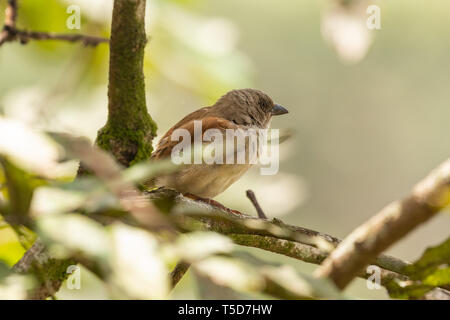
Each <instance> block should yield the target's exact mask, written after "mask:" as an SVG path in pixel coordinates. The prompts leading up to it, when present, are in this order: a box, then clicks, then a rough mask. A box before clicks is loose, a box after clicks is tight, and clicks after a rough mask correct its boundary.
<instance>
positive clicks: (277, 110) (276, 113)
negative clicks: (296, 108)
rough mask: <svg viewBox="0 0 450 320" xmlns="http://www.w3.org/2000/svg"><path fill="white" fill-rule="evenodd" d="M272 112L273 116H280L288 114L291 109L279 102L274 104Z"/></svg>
mask: <svg viewBox="0 0 450 320" xmlns="http://www.w3.org/2000/svg"><path fill="white" fill-rule="evenodd" d="M271 113H272V115H273V116H280V115H282V114H286V113H289V111H287V109H286V108H285V107H283V106H280V105H279V104H276V103H275V104H274V105H273V108H272V110H271Z"/></svg>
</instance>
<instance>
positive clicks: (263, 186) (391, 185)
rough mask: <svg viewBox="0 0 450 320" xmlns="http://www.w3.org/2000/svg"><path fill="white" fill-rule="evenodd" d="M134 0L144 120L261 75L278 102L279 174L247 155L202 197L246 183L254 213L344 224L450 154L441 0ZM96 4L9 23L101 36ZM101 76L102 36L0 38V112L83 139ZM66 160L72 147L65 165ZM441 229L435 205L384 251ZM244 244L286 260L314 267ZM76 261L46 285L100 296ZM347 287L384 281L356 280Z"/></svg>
mask: <svg viewBox="0 0 450 320" xmlns="http://www.w3.org/2000/svg"><path fill="white" fill-rule="evenodd" d="M147 2H148V8H147V9H148V11H147V18H148V23H147V31H148V35H149V37H150V38H149V44H148V47H147V53H146V58H145V75H146V85H147V98H148V109H149V112H150V114H151V115H152V117H153V118H154V119H155V120H156V121H157V123H158V126H159V130H158V133H159V134H164V132H165V131H166V130H167V129H168V128H170V127H171V126H172V125H173V124H174V123H175V122H176V121H177V120H178V119H179V118H181V117H182V116H184V115H185V114H187V113H189V112H192V111H193V110H195V109H197V108H199V107H202V106H206V105H210V104H211V103H213V102H214V101H215V100H216V99H217V98H218V97H220V96H221V95H222V94H224V93H225V92H227V91H228V90H230V89H234V88H243V87H254V88H258V89H261V90H263V91H265V92H267V93H268V94H270V95H271V96H272V97H273V99H274V100H276V101H277V102H278V103H280V104H282V105H284V106H286V107H287V108H288V109H289V110H290V113H289V114H288V115H287V116H284V117H280V118H277V119H274V121H273V122H272V126H273V127H275V128H280V129H284V130H287V129H290V130H293V131H294V135H293V137H292V138H291V139H290V140H288V141H287V142H285V143H284V144H282V145H281V164H280V172H279V174H278V175H275V176H261V175H259V170H258V169H257V168H255V169H254V170H252V171H251V172H250V173H249V174H248V175H247V176H245V177H244V178H243V179H242V180H240V181H239V182H237V183H236V184H235V185H233V186H232V187H231V188H230V189H229V190H228V191H226V192H225V193H224V194H222V195H220V196H219V197H218V198H217V200H219V201H221V202H223V203H224V204H225V205H227V206H230V207H233V208H237V209H241V210H245V211H247V212H251V213H252V212H254V209H253V208H252V206H251V204H250V203H249V202H248V200H247V199H246V197H245V190H247V189H253V190H254V191H255V193H256V195H257V197H258V199H259V201H260V203H261V206H262V207H263V208H264V209H265V211H266V213H267V215H268V216H271V217H274V216H277V217H281V218H282V219H283V220H284V221H285V222H287V223H291V224H296V225H300V226H303V227H307V228H311V229H315V230H319V231H322V232H325V233H329V234H332V235H334V236H336V237H340V238H343V237H345V236H346V235H347V234H348V233H349V232H350V231H352V230H353V229H354V228H355V227H356V226H358V225H359V224H361V223H362V222H364V221H365V220H367V219H368V218H369V217H371V216H372V215H373V214H375V213H376V212H377V211H378V210H380V209H381V208H382V207H383V206H384V205H386V204H387V203H389V202H390V201H392V200H395V199H397V198H400V197H402V196H404V195H405V194H407V193H408V192H409V190H410V189H411V188H412V186H413V185H414V183H415V182H417V181H418V180H419V179H421V178H422V177H423V176H424V175H425V174H426V173H427V172H429V170H430V169H432V168H433V167H435V166H436V165H437V164H439V163H440V162H442V161H443V160H444V159H446V158H447V157H448V156H449V150H450V148H449V147H450V142H449V137H450V121H449V119H450V106H449V101H450V90H449V80H448V75H449V74H450V56H449V54H448V52H449V51H450V42H449V41H448V39H450V20H449V19H448V12H450V11H449V10H450V3H448V2H447V1H443V0H428V1H424V0H414V1H411V0H409V1H407V0H397V1H374V2H365V1H356V2H360V3H361V5H360V6H355V8H353V9H351V10H349V9H348V8H347V9H346V7H345V6H339V3H338V2H337V1H331V0H321V1H317V0H281V1H274V0H245V1H241V0H227V1H222V0H184V1H183V0H178V1H176V0H171V1H168V0H165V1H164V0H158V1H156V0H147ZM347 2H351V1H347ZM370 3H374V4H377V5H379V6H380V8H381V29H380V30H374V31H368V30H367V28H366V27H365V20H366V19H367V17H368V15H367V14H366V12H365V9H366V8H367V6H368V4H370ZM70 4H77V5H79V6H80V7H81V13H82V22H81V29H80V30H73V31H71V30H68V29H67V28H66V19H67V18H68V16H69V14H68V13H66V8H67V6H68V5H70ZM4 6H5V2H4V1H2V2H1V3H0V10H1V12H2V13H1V14H0V21H3V11H4ZM111 8H112V1H110V0H95V1H89V0H67V1H66V0H61V1H57V0H23V1H20V10H19V25H18V26H19V27H21V28H26V29H29V30H40V31H55V32H65V33H67V32H74V33H85V34H92V35H103V36H108V30H109V23H110V18H111V11H112V10H111ZM361 21H362V24H361ZM361 26H362V27H361ZM330 30H331V31H330ZM107 76H108V47H107V45H104V44H101V45H99V46H98V47H96V48H83V47H82V46H81V45H80V44H67V43H62V42H30V43H28V44H26V45H21V44H19V43H7V44H5V45H3V46H2V47H1V48H0V110H1V113H2V116H3V117H8V118H13V119H16V120H19V121H23V122H26V123H28V124H30V125H32V126H34V127H37V128H40V129H45V130H63V131H68V132H72V133H76V134H80V135H84V136H88V137H90V138H91V139H92V140H93V139H94V138H95V136H96V131H97V130H98V129H99V128H100V127H101V126H103V124H104V122H105V120H106V106H107V96H106V95H107ZM0 139H14V137H0ZM75 170H76V164H75V163H74V164H73V165H72V166H71V167H70V168H68V169H67V173H66V174H67V176H68V177H70V176H71V175H72V176H73V175H74V174H75ZM449 230H450V219H449V216H448V214H447V213H442V214H441V215H439V216H437V217H436V218H435V219H433V220H432V221H431V222H429V223H427V224H426V225H424V226H422V227H421V228H420V229H418V230H416V231H415V232H413V233H412V234H411V235H409V236H407V237H406V238H404V239H403V240H402V241H401V242H399V243H398V244H396V245H395V246H394V247H392V248H391V249H389V250H388V253H390V254H393V255H395V256H397V257H399V258H403V259H407V260H414V259H416V258H418V257H419V255H420V254H421V253H422V251H423V249H425V248H426V247H428V246H430V245H434V244H436V243H439V242H441V241H442V240H443V239H445V238H446V237H448V234H449ZM246 250H250V251H252V253H254V254H257V255H259V256H261V257H264V258H265V259H267V260H271V261H279V262H284V263H288V264H290V265H292V266H294V267H295V268H296V269H298V270H300V271H305V272H308V273H309V272H311V271H312V270H313V269H314V268H315V266H312V265H308V264H305V263H303V262H301V261H295V260H292V259H289V258H286V257H282V256H279V255H275V254H270V253H266V252H262V251H258V250H257V249H246ZM6 252H7V253H6ZM21 254H23V249H22V248H21V247H20V244H19V243H18V242H17V239H15V238H14V236H13V233H12V232H10V231H9V230H6V229H0V259H2V260H4V261H6V262H7V263H9V264H13V263H14V262H15V261H16V260H17V259H19V258H20V256H21ZM82 275H83V287H82V290H67V289H66V288H65V287H63V289H62V290H61V292H60V293H59V294H58V297H59V298H67V299H73V298H105V297H106V291H105V290H104V288H102V285H101V283H100V282H99V281H97V280H96V279H95V277H94V276H93V275H91V274H89V272H88V271H86V270H84V271H83V272H82ZM194 286H195V285H194V283H193V281H192V279H191V277H190V275H188V276H187V277H186V278H185V279H183V281H182V282H181V283H180V285H179V286H178V287H177V288H176V290H175V292H174V294H173V295H174V298H200V297H204V293H203V296H202V294H201V293H199V291H198V290H196V288H194ZM347 293H348V294H349V295H352V296H356V297H360V298H386V297H387V295H386V294H385V293H384V290H383V289H381V290H368V289H367V288H366V285H365V282H364V281H362V280H357V281H355V282H354V283H353V284H352V285H351V287H350V288H349V289H348V290H347Z"/></svg>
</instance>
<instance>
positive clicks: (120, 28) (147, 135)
mask: <svg viewBox="0 0 450 320" xmlns="http://www.w3.org/2000/svg"><path fill="white" fill-rule="evenodd" d="M144 18H145V0H115V1H114V9H113V19H112V25H111V40H110V46H109V48H110V62H109V85H108V120H107V122H106V125H105V126H104V127H103V128H102V129H101V130H100V131H99V133H98V136H97V141H96V144H97V145H98V146H99V147H100V148H101V149H104V150H106V151H108V152H110V153H112V154H113V155H114V157H115V158H116V160H117V161H118V162H119V163H121V164H122V165H123V166H125V167H128V166H129V165H131V164H133V163H136V162H138V161H142V160H148V159H149V158H150V155H151V152H152V150H153V149H152V140H153V138H154V137H155V136H156V124H155V123H154V122H153V120H152V118H151V117H150V115H149V114H148V112H147V106H146V100H145V83H144V72H143V64H144V49H145V45H146V42H147V38H146V35H145V19H144Z"/></svg>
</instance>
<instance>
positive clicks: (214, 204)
mask: <svg viewBox="0 0 450 320" xmlns="http://www.w3.org/2000/svg"><path fill="white" fill-rule="evenodd" d="M183 196H184V197H186V198H189V199H192V200H195V201H198V202H203V203H206V204H208V205H210V206H212V207H215V208H217V209H219V210H222V211H225V212H227V213H232V214H240V215H242V212H240V211H238V210H234V209H230V208H227V207H225V206H224V205H223V204H221V203H220V202H218V201H216V200H213V199H211V198H202V197H199V196H196V195H195V194H192V193H183Z"/></svg>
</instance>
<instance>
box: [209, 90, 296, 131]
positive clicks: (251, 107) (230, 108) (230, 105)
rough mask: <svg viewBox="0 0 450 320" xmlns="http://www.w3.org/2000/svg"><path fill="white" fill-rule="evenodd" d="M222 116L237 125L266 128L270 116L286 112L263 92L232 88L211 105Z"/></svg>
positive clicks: (286, 111)
mask: <svg viewBox="0 0 450 320" xmlns="http://www.w3.org/2000/svg"><path fill="white" fill-rule="evenodd" d="M213 108H215V109H216V110H217V111H219V112H220V113H221V114H222V116H223V117H224V118H225V119H227V120H230V121H233V122H234V123H236V124H238V125H245V126H251V127H258V128H267V127H268V126H269V123H270V120H271V118H272V116H277V115H282V114H286V113H288V110H287V109H286V108H284V107H283V106H281V105H279V104H277V103H274V102H273V100H272V99H271V98H270V97H269V96H268V95H267V94H265V93H264V92H262V91H260V90H256V89H240V90H232V91H230V92H228V93H227V94H225V95H224V96H222V97H221V98H220V99H219V100H218V101H217V102H216V103H215V104H214V106H213Z"/></svg>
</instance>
